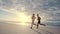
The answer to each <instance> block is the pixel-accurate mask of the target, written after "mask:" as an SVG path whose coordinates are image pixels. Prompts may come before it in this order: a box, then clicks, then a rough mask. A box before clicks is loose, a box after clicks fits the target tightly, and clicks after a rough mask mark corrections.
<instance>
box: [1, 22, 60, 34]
mask: <svg viewBox="0 0 60 34" xmlns="http://www.w3.org/2000/svg"><path fill="white" fill-rule="evenodd" d="M0 34H60V28H49V27H46V26H43V27H40V26H39V28H38V29H36V26H34V27H33V28H32V29H30V25H18V24H10V23H0Z"/></svg>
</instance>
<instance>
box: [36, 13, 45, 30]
mask: <svg viewBox="0 0 60 34" xmlns="http://www.w3.org/2000/svg"><path fill="white" fill-rule="evenodd" d="M37 20H38V22H37V29H38V26H39V24H40V25H43V26H46V25H45V24H42V23H41V17H40V16H39V14H37Z"/></svg>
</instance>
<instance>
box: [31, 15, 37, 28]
mask: <svg viewBox="0 0 60 34" xmlns="http://www.w3.org/2000/svg"><path fill="white" fill-rule="evenodd" d="M35 18H36V17H35V14H33V15H32V24H31V29H32V27H33V25H35V24H34V21H35Z"/></svg>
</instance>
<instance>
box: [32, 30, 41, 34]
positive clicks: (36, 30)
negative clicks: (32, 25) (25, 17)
mask: <svg viewBox="0 0 60 34" xmlns="http://www.w3.org/2000/svg"><path fill="white" fill-rule="evenodd" d="M32 30H34V31H35V32H37V33H38V34H41V33H40V32H39V31H37V30H35V29H32Z"/></svg>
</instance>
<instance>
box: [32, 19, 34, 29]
mask: <svg viewBox="0 0 60 34" xmlns="http://www.w3.org/2000/svg"><path fill="white" fill-rule="evenodd" d="M33 24H34V20H33V21H32V23H31V29H32V27H33Z"/></svg>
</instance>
